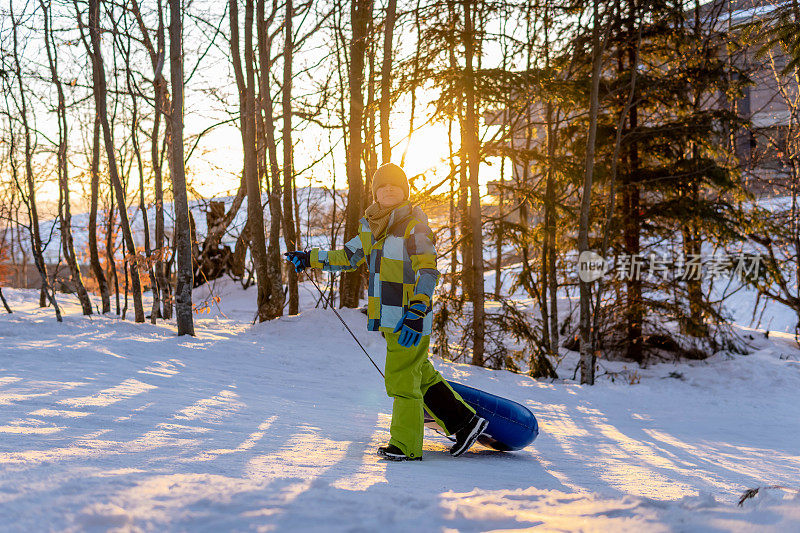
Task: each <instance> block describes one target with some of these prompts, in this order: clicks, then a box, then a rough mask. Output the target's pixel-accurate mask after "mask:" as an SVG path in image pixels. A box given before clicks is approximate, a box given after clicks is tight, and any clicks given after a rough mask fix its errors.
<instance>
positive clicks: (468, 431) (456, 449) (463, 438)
mask: <svg viewBox="0 0 800 533" xmlns="http://www.w3.org/2000/svg"><path fill="white" fill-rule="evenodd" d="M488 425H489V421H488V420H485V419H483V418H481V417H479V416H478V415H473V416H472V419H471V420H470V421H469V422H468V423H467V425H466V426H464V427H463V428H461V429H459V430H458V431H456V433H455V435H454V437H455V438H456V443H455V444H453V447H452V448H450V455H452V456H453V457H458V456H459V455H461V454H462V453H464V452H465V451H467V450H469V448H470V446H472V445H473V444H475V441H476V440H478V437H480V435H481V433H483V430H484V429H486V426H488Z"/></svg>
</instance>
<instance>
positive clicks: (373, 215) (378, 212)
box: [364, 200, 408, 241]
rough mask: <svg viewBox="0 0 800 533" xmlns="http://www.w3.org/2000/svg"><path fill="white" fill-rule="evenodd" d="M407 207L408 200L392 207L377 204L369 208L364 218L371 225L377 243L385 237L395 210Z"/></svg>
mask: <svg viewBox="0 0 800 533" xmlns="http://www.w3.org/2000/svg"><path fill="white" fill-rule="evenodd" d="M405 205H408V200H406V201H404V202H401V203H399V204H397V205H394V206H392V207H381V204H379V203H378V202H375V203H373V204H372V205H370V206H369V207H368V208H367V210H366V211H365V212H364V217H365V218H366V219H367V222H368V223H369V229H370V231H371V232H372V235H373V236H374V237H375V240H376V241H379V240H381V239H382V238H383V236H384V233H386V230H387V228H388V227H389V220H390V219H391V218H392V213H393V212H394V210H395V209H399V208H400V207H403V206H405Z"/></svg>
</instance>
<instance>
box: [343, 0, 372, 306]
mask: <svg viewBox="0 0 800 533" xmlns="http://www.w3.org/2000/svg"><path fill="white" fill-rule="evenodd" d="M371 6H372V2H371V1H370V0H353V1H352V3H351V5H350V17H351V25H352V31H353V36H352V40H351V42H350V117H349V126H348V132H349V134H350V140H349V143H348V145H347V185H348V192H347V208H346V210H345V223H344V240H345V242H347V241H348V240H349V239H352V238H353V237H355V236H356V235H357V234H358V230H359V220H361V216H362V211H363V209H362V205H361V196H362V194H363V185H364V180H363V177H362V174H361V150H362V143H361V129H362V128H361V124H362V121H363V116H364V93H363V85H364V58H365V55H366V38H367V20H368V19H369V17H370V16H371V13H370V10H371ZM361 280H362V276H361V274H360V273H359V272H358V271H356V272H348V273H346V274H344V275H343V276H342V285H341V290H340V294H339V299H340V306H341V307H358V294H359V292H360V287H361Z"/></svg>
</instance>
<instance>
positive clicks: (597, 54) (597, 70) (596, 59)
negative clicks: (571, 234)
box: [578, 0, 603, 385]
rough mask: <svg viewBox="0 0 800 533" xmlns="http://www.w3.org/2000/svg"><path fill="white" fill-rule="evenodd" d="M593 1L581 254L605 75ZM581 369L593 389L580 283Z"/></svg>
mask: <svg viewBox="0 0 800 533" xmlns="http://www.w3.org/2000/svg"><path fill="white" fill-rule="evenodd" d="M599 1H600V0H594V9H593V11H594V14H593V17H592V20H593V24H594V27H593V28H592V54H593V56H592V87H591V91H590V96H589V133H588V135H587V138H586V166H585V169H584V174H583V190H582V192H581V210H580V221H579V225H578V253H579V254H580V253H582V252H584V251H587V250H588V249H589V210H590V208H591V194H592V180H593V178H594V153H595V144H596V140H597V118H598V114H599V107H600V102H599V94H600V76H601V75H602V72H601V71H602V65H603V50H602V49H601V45H600V20H599V18H600V17H599V14H598V3H599ZM579 287H580V336H581V346H580V353H581V356H580V368H581V383H582V384H583V383H586V384H588V385H594V366H595V356H594V353H593V352H592V330H591V305H590V304H591V287H590V285H589V283H587V282H585V281H583V280H580V281H579Z"/></svg>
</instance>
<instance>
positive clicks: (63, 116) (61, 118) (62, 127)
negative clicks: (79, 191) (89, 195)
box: [39, 0, 92, 315]
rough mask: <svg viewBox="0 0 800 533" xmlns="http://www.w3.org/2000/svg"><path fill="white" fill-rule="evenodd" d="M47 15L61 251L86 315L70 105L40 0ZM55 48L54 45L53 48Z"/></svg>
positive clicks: (88, 302)
mask: <svg viewBox="0 0 800 533" xmlns="http://www.w3.org/2000/svg"><path fill="white" fill-rule="evenodd" d="M39 5H41V6H42V13H43V15H44V44H45V49H46V51H47V64H48V65H49V67H50V78H51V80H52V82H53V83H54V84H55V86H56V94H57V95H58V106H57V107H56V115H57V119H58V190H59V199H60V200H61V201H60V202H59V207H60V209H59V211H60V215H61V249H62V251H63V253H64V260H65V261H66V262H67V266H68V267H69V271H70V277H71V278H72V285H73V288H74V289H75V293H76V294H77V296H78V301H79V302H80V304H81V309H82V311H83V314H84V315H91V314H92V301H91V300H90V299H89V293H88V292H86V286H85V285H84V284H83V278H82V277H81V269H80V266H79V265H78V258H77V256H76V255H75V245H74V243H73V240H72V208H71V206H70V197H69V167H68V165H67V138H68V135H69V130H68V128H67V103H66V99H65V98H64V87H63V86H62V85H61V80H60V79H59V77H58V56H57V50H58V48H57V47H56V46H55V42H51V41H52V39H53V36H52V34H51V28H50V16H51V12H50V10H49V8H48V6H47V4H45V3H44V1H43V0H39ZM51 45H52V46H51Z"/></svg>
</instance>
